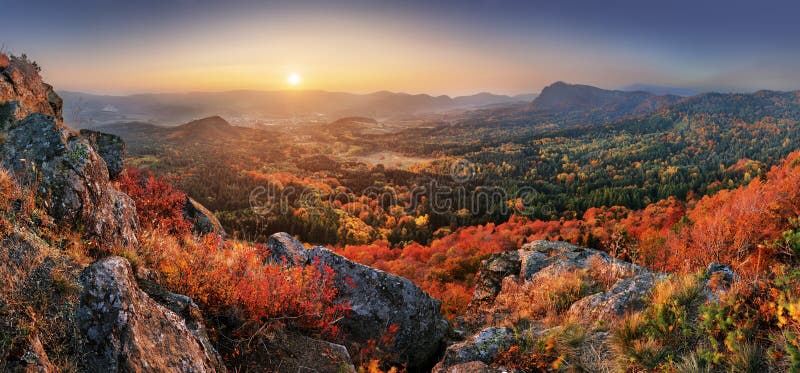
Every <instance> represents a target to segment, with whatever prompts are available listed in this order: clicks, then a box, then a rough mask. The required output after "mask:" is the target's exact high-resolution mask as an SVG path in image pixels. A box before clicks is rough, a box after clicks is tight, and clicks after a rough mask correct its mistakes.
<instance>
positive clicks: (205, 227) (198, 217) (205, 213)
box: [183, 197, 226, 237]
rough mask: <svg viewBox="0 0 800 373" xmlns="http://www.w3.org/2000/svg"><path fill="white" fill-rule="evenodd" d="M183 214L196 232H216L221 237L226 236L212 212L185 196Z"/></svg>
mask: <svg viewBox="0 0 800 373" xmlns="http://www.w3.org/2000/svg"><path fill="white" fill-rule="evenodd" d="M183 216H184V218H186V220H188V221H189V222H191V223H192V231H193V232H194V233H196V234H209V233H216V234H218V235H220V236H222V237H225V236H226V233H225V229H224V228H222V224H220V222H219V220H217V217H216V216H214V213H212V212H211V211H209V210H208V209H207V208H206V207H205V206H203V205H201V204H200V203H199V202H197V201H195V200H194V199H192V198H189V197H186V203H185V204H184V205H183Z"/></svg>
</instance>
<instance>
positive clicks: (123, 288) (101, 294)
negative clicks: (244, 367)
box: [77, 257, 225, 372]
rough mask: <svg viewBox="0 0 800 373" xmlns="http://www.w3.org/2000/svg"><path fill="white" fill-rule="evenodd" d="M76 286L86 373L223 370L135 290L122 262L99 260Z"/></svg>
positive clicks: (175, 318)
mask: <svg viewBox="0 0 800 373" xmlns="http://www.w3.org/2000/svg"><path fill="white" fill-rule="evenodd" d="M81 282H82V283H83V286H84V290H83V293H82V294H81V300H80V306H79V308H78V315H77V318H78V325H79V327H80V330H81V333H82V335H83V336H84V339H85V341H84V342H85V348H86V353H87V355H86V357H85V360H86V365H87V369H88V370H89V371H93V372H119V371H130V372H151V371H160V372H164V371H178V372H216V371H225V366H224V365H223V364H222V361H221V359H220V358H219V355H218V354H217V353H216V351H214V350H213V349H208V347H207V346H210V342H208V341H203V340H201V337H199V336H198V335H196V334H195V333H194V332H192V330H190V328H189V327H187V325H186V321H185V320H184V319H183V318H181V317H180V316H179V315H177V314H176V313H175V312H173V311H170V310H169V309H167V308H165V307H163V306H161V305H159V304H158V303H156V302H155V301H154V300H153V299H151V298H150V297H148V296H147V295H146V294H145V293H144V292H143V291H141V290H140V289H139V288H138V286H137V285H136V282H135V280H134V277H133V273H132V270H131V267H130V265H129V264H128V262H127V260H125V259H123V258H119V257H109V258H105V259H102V260H99V261H97V262H95V263H94V264H92V265H91V266H89V267H88V268H87V269H86V270H85V271H84V272H83V274H82V275H81Z"/></svg>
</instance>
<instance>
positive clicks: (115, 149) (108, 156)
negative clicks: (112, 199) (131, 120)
mask: <svg viewBox="0 0 800 373" xmlns="http://www.w3.org/2000/svg"><path fill="white" fill-rule="evenodd" d="M80 134H81V136H82V137H83V138H85V139H86V140H87V141H89V144H90V145H92V148H93V149H94V150H95V151H96V152H97V154H99V155H100V157H101V158H103V161H105V162H106V167H107V168H108V177H109V178H110V179H112V180H115V179H116V178H117V177H119V175H120V174H121V173H122V168H123V161H124V160H125V142H124V141H122V138H121V137H119V136H117V135H111V134H107V133H102V132H97V131H92V130H85V129H84V130H81V131H80Z"/></svg>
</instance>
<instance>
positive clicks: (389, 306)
mask: <svg viewBox="0 0 800 373" xmlns="http://www.w3.org/2000/svg"><path fill="white" fill-rule="evenodd" d="M315 263H319V265H322V266H328V267H330V268H332V269H333V272H334V276H335V277H334V279H335V285H336V288H337V290H338V296H337V297H338V300H339V301H342V302H345V301H346V302H349V303H350V306H351V308H352V312H351V313H350V314H349V315H348V317H346V318H345V319H343V320H342V321H341V322H340V324H339V325H340V326H341V327H342V329H343V330H344V331H345V332H346V333H347V334H348V335H350V336H352V337H353V338H354V340H356V341H360V342H365V341H368V340H379V339H380V338H381V336H382V335H384V333H385V332H386V330H387V328H388V327H389V326H390V325H397V326H398V327H399V329H398V331H397V334H396V337H395V342H394V346H393V348H392V352H393V353H394V354H396V355H397V356H398V357H399V360H398V361H396V362H397V363H404V364H406V365H407V366H408V368H409V369H420V368H426V367H429V366H430V365H433V364H432V363H433V362H434V359H435V358H436V355H437V354H438V353H439V351H440V350H441V348H442V347H443V339H444V337H445V335H446V334H447V332H448V330H449V329H450V325H449V323H448V322H447V320H446V319H445V318H444V317H443V316H442V314H441V305H442V304H441V302H440V301H438V300H436V299H434V298H432V297H431V296H429V295H428V294H426V293H425V292H424V291H422V289H420V288H419V287H417V286H416V285H414V283H412V282H411V281H409V280H408V279H405V278H402V277H399V276H395V275H392V274H389V273H386V272H383V271H380V270H377V269H374V268H371V267H367V266H365V265H361V264H358V263H355V262H353V261H351V260H349V259H347V258H345V257H343V256H340V255H337V254H335V253H333V252H331V251H329V250H328V249H326V248H324V247H314V248H312V249H310V250H308V262H307V264H315Z"/></svg>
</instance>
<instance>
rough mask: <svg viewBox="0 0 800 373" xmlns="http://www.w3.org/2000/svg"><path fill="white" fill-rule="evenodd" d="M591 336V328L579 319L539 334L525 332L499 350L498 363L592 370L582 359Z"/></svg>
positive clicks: (539, 369)
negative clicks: (512, 343)
mask: <svg viewBox="0 0 800 373" xmlns="http://www.w3.org/2000/svg"><path fill="white" fill-rule="evenodd" d="M587 337H588V336H587V330H586V329H585V328H584V327H583V326H581V325H579V324H575V323H566V324H565V325H564V326H559V327H556V328H553V329H551V330H550V331H548V332H547V333H545V335H544V336H542V337H539V338H534V337H532V336H530V335H521V336H519V337H518V338H517V341H516V343H514V345H512V346H511V347H509V348H508V349H506V350H505V351H501V352H500V353H499V354H498V356H497V357H496V358H495V363H496V364H498V365H501V366H504V367H507V368H512V369H519V370H521V371H525V372H544V371H589V370H591V368H590V367H588V366H586V365H584V364H583V362H582V361H581V360H580V357H581V355H582V352H583V351H582V350H583V349H584V347H585V346H586V342H587Z"/></svg>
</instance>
